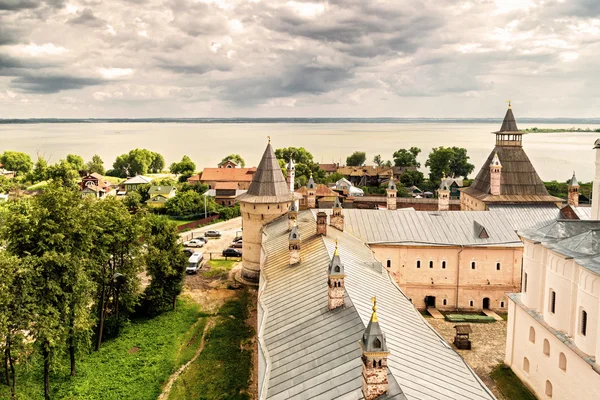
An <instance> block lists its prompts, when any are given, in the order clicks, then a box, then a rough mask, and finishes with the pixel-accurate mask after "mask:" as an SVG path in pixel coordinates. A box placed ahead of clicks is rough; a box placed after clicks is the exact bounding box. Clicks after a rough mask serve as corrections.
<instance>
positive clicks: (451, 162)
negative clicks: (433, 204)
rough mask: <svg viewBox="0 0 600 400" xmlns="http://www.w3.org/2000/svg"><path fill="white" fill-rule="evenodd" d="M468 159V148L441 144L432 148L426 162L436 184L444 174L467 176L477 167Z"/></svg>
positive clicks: (432, 180)
mask: <svg viewBox="0 0 600 400" xmlns="http://www.w3.org/2000/svg"><path fill="white" fill-rule="evenodd" d="M468 160H469V157H468V156H467V149H464V148H459V147H443V146H440V147H435V148H433V149H431V152H430V153H429V158H428V159H427V162H426V163H425V166H426V167H429V180H430V181H431V182H432V183H434V184H436V183H439V182H440V181H441V178H442V175H444V174H445V175H446V176H450V177H459V176H462V177H465V178H466V177H467V176H468V175H469V174H470V173H471V172H473V169H475V166H474V165H473V164H469V162H468Z"/></svg>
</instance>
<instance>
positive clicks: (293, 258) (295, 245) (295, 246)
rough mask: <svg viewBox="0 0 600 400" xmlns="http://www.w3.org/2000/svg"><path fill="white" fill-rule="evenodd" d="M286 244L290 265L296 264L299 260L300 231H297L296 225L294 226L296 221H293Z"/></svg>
mask: <svg viewBox="0 0 600 400" xmlns="http://www.w3.org/2000/svg"><path fill="white" fill-rule="evenodd" d="M288 244H289V250H290V265H296V264H298V263H299V262H300V232H299V231H298V226H296V221H294V226H293V227H292V230H291V231H290V234H289V235H288Z"/></svg>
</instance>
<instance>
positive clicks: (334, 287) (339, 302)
mask: <svg viewBox="0 0 600 400" xmlns="http://www.w3.org/2000/svg"><path fill="white" fill-rule="evenodd" d="M344 278H346V274H345V273H344V265H343V264H342V261H341V260H340V255H339V252H338V243H337V240H336V242H335V251H334V253H333V258H332V259H331V262H330V263H329V268H328V269H327V286H328V290H327V305H328V307H329V309H330V310H334V309H336V308H338V307H342V306H343V305H344V290H345V289H344Z"/></svg>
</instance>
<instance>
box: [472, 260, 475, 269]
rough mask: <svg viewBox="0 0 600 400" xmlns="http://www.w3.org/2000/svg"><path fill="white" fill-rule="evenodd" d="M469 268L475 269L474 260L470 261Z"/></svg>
mask: <svg viewBox="0 0 600 400" xmlns="http://www.w3.org/2000/svg"><path fill="white" fill-rule="evenodd" d="M471 269H475V261H471Z"/></svg>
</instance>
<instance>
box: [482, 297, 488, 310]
mask: <svg viewBox="0 0 600 400" xmlns="http://www.w3.org/2000/svg"><path fill="white" fill-rule="evenodd" d="M489 308H490V298H489V297H484V298H483V309H484V310H487V309H489Z"/></svg>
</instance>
